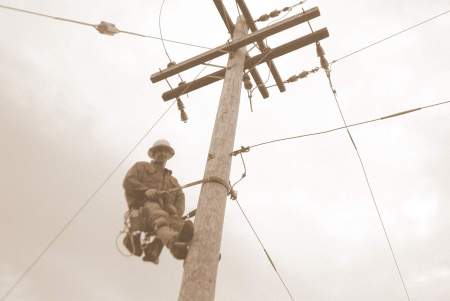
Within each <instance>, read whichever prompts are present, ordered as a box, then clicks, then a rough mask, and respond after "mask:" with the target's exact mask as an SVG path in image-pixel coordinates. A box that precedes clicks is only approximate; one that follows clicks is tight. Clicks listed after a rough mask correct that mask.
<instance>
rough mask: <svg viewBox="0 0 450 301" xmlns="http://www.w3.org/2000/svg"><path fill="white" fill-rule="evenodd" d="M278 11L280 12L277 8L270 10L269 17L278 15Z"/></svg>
mask: <svg viewBox="0 0 450 301" xmlns="http://www.w3.org/2000/svg"><path fill="white" fill-rule="evenodd" d="M280 13H281V11H279V10H278V9H276V10H274V11H272V12H271V13H270V14H269V16H270V17H271V18H275V17H278V16H279V15H280Z"/></svg>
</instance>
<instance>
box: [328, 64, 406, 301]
mask: <svg viewBox="0 0 450 301" xmlns="http://www.w3.org/2000/svg"><path fill="white" fill-rule="evenodd" d="M326 74H327V77H328V81H329V84H330V89H331V91H332V93H333V96H334V100H335V102H336V106H337V108H338V110H339V114H340V116H341V118H342V122H343V123H344V126H345V130H346V131H347V134H348V137H349V139H350V141H351V142H352V144H353V147H354V149H355V152H356V155H357V157H358V159H359V163H360V164H361V169H362V171H363V173H364V178H365V180H366V184H367V187H368V188H369V191H370V196H371V197H372V202H373V205H374V206H375V209H376V211H377V214H378V219H379V221H380V224H381V227H382V228H383V232H384V236H385V237H386V241H387V243H388V245H389V249H390V251H391V255H392V258H393V260H394V262H395V266H396V268H397V272H398V275H399V277H400V280H401V282H402V285H403V289H404V291H405V294H406V297H407V298H408V300H409V301H411V298H410V297H409V293H408V288H407V287H406V282H405V279H404V277H403V274H402V272H401V270H400V266H399V264H398V259H397V256H396V254H395V252H394V248H393V247H392V243H391V240H390V238H389V235H388V233H387V229H386V226H385V224H384V221H383V217H382V216H381V211H380V208H379V206H378V203H377V201H376V199H375V195H374V193H373V189H372V185H371V184H370V181H369V177H368V175H367V170H366V167H365V165H364V161H363V159H362V157H361V154H360V153H359V150H358V147H357V146H356V142H355V139H353V137H352V134H351V133H350V130H349V128H348V126H347V121H346V120H345V117H344V113H343V112H342V109H341V105H340V104H339V100H338V98H337V93H336V89H335V88H334V86H333V82H332V80H331V74H330V72H329V70H327V73H326Z"/></svg>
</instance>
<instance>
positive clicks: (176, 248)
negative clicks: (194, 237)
mask: <svg viewBox="0 0 450 301" xmlns="http://www.w3.org/2000/svg"><path fill="white" fill-rule="evenodd" d="M170 253H172V255H173V257H175V258H176V259H181V260H183V259H186V256H187V254H188V244H187V243H186V242H174V243H172V245H171V246H170Z"/></svg>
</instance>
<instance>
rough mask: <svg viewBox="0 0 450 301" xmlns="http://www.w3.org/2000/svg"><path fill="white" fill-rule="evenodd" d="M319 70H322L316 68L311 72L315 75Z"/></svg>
mask: <svg viewBox="0 0 450 301" xmlns="http://www.w3.org/2000/svg"><path fill="white" fill-rule="evenodd" d="M319 70H320V68H319V67H316V68H314V69H312V70H311V71H310V72H312V73H315V72H317V71H319Z"/></svg>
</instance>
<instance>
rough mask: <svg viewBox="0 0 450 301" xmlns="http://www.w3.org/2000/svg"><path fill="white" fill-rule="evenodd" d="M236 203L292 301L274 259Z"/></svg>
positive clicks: (292, 298) (291, 297)
mask: <svg viewBox="0 0 450 301" xmlns="http://www.w3.org/2000/svg"><path fill="white" fill-rule="evenodd" d="M236 203H237V204H238V206H239V209H240V210H241V212H242V215H243V216H244V218H245V220H246V221H247V223H248V225H249V226H250V228H251V229H252V231H253V234H255V237H256V239H257V240H258V242H259V244H260V245H261V247H262V249H263V250H264V253H265V254H266V257H267V259H268V260H269V262H270V264H271V265H272V268H273V269H274V271H275V273H276V274H277V276H278V279H280V281H281V283H282V284H283V286H284V289H285V290H286V292H287V294H288V295H289V298H290V299H291V300H292V301H294V297H293V296H292V293H291V291H290V290H289V287H288V286H287V284H286V282H285V281H284V280H283V277H281V274H280V272H278V270H277V268H276V266H275V263H274V261H273V260H272V258H271V257H270V255H269V252H267V249H266V247H265V246H264V244H263V242H262V240H261V238H260V237H259V235H258V233H257V232H256V230H255V228H254V227H253V225H252V223H251V222H250V220H249V218H248V216H247V214H245V212H244V209H243V208H242V206H241V204H240V203H239V201H238V200H236Z"/></svg>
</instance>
